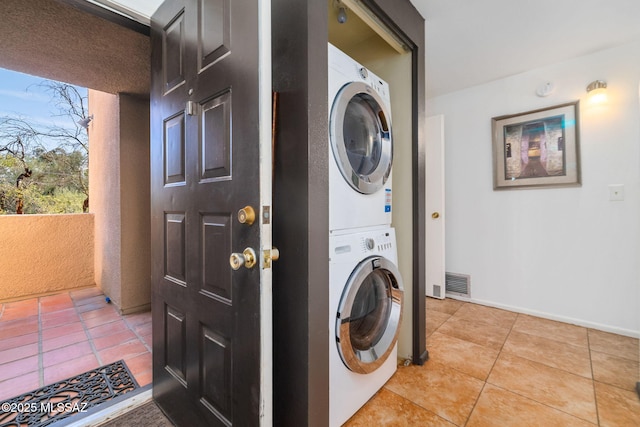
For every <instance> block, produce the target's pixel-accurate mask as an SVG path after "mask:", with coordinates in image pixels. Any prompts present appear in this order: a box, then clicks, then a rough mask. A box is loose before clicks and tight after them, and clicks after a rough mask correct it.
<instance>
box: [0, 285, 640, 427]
mask: <svg viewBox="0 0 640 427" xmlns="http://www.w3.org/2000/svg"><path fill="white" fill-rule="evenodd" d="M427 346H428V349H429V355H430V360H429V361H428V362H427V363H426V364H425V365H424V366H409V367H399V368H398V372H397V373H396V374H395V375H394V377H393V378H391V379H390V380H389V382H388V383H387V384H386V385H385V386H384V388H383V389H382V390H380V391H379V392H378V393H377V394H376V395H375V396H374V397H373V398H372V399H371V400H370V401H369V402H368V403H367V405H365V407H364V408H362V409H361V410H360V411H359V412H358V413H357V414H355V415H354V416H353V417H352V418H351V419H350V420H349V421H348V422H347V424H346V425H347V426H349V427H357V426H366V427H371V426H466V427H478V426H501V427H506V426H514V427H522V426H545V427H546V426H558V427H569V426H594V425H600V426H616V427H617V426H640V399H639V398H638V395H637V394H636V392H635V391H634V388H635V383H636V381H638V380H639V379H640V347H639V343H638V340H637V339H633V338H628V337H623V336H619V335H614V334H609V333H605V332H600V331H596V330H593V329H587V328H583V327H579V326H574V325H569V324H565V323H560V322H554V321H550V320H546V319H540V318H536V317H532V316H528V315H523V314H517V313H512V312H508V311H504V310H499V309H495V308H490V307H484V306H480V305H476V304H470V303H464V302H460V301H456V300H452V299H445V300H442V301H441V300H435V299H431V298H427ZM121 358H123V359H124V360H125V361H126V362H127V365H128V366H129V369H130V370H131V371H132V373H133V374H134V376H135V377H136V380H137V381H138V383H139V384H140V385H141V386H144V385H147V384H149V383H150V382H151V377H152V374H151V314H150V313H149V312H147V313H142V314H134V315H128V316H120V315H118V314H117V313H116V311H115V309H114V307H113V306H111V305H108V304H106V303H105V301H104V295H102V293H101V291H100V290H99V289H97V288H89V289H83V290H79V291H72V292H68V293H62V294H58V295H53V296H47V297H41V298H34V299H31V300H26V301H20V302H14V303H7V304H0V400H3V399H7V398H10V397H13V396H15V395H18V394H20V393H23V392H26V391H29V390H32V389H35V388H38V387H41V386H43V385H45V384H47V383H51V382H55V381H58V380H61V379H64V378H67V377H70V376H73V375H76V374H79V373H81V372H85V371H87V370H89V369H92V368H95V367H98V366H101V365H103V364H107V363H111V362H114V361H116V360H119V359H121Z"/></svg>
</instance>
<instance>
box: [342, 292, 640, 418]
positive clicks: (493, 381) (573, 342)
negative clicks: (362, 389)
mask: <svg viewBox="0 0 640 427" xmlns="http://www.w3.org/2000/svg"><path fill="white" fill-rule="evenodd" d="M427 348H428V350H429V355H430V360H429V361H428V362H427V363H426V364H425V365H424V366H409V367H403V366H401V367H399V368H398V372H397V373H396V374H395V375H394V376H393V378H391V379H390V380H389V382H387V384H386V385H385V386H384V388H383V389H382V390H380V392H378V393H377V394H376V395H375V396H374V397H373V398H372V399H371V400H370V401H369V402H368V403H367V404H366V405H365V406H364V408H362V409H361V410H360V411H359V412H358V413H356V414H355V415H354V416H353V417H352V418H351V419H350V420H349V421H348V422H347V424H346V425H347V426H349V427H357V426H366V427H371V426H418V425H419V426H450V427H453V426H466V427H480V426H483V427H493V426H500V427H506V426H513V427H525V426H545V427H546V426H557V427H567V426H595V425H598V426H616V427H618V426H629V427H631V426H640V398H639V397H638V395H637V393H636V392H635V384H636V382H637V381H640V357H639V356H640V346H639V343H638V340H637V339H634V338H629V337H623V336H620V335H615V334H610V333H606V332H601V331H596V330H593V329H587V328H583V327H580V326H575V325H569V324H566V323H561V322H554V321H551V320H546V319H541V318H537V317H533V316H528V315H523V314H517V313H513V312H509V311H505V310H499V309H495V308H491V307H484V306H481V305H477V304H470V303H464V302H461V301H456V300H452V299H445V300H437V299H431V298H427Z"/></svg>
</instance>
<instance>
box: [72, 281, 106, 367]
mask: <svg viewBox="0 0 640 427" xmlns="http://www.w3.org/2000/svg"><path fill="white" fill-rule="evenodd" d="M69 298H71V301H73V308H74V310H75V312H76V314H77V315H78V319H80V324H81V325H82V330H83V331H84V334H85V336H86V337H87V342H88V343H89V346H90V347H91V351H92V352H93V355H94V356H95V357H96V360H97V361H98V367H99V366H102V365H104V364H103V363H102V358H101V357H100V353H98V350H97V349H96V345H95V344H94V343H93V337H92V336H91V334H90V333H89V328H87V325H86V324H85V323H84V318H83V317H82V313H80V312H79V311H78V306H77V305H76V300H75V299H74V298H73V297H72V296H71V292H69Z"/></svg>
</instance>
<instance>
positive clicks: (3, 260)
mask: <svg viewBox="0 0 640 427" xmlns="http://www.w3.org/2000/svg"><path fill="white" fill-rule="evenodd" d="M93 224H94V217H93V215H91V214H72V215H3V216H0V236H2V237H1V240H0V241H1V244H0V301H4V300H11V299H17V298H20V299H23V298H26V297H30V296H34V295H41V294H47V293H55V292H58V291H63V290H67V289H73V288H80V287H86V286H92V285H93V284H94V274H93Z"/></svg>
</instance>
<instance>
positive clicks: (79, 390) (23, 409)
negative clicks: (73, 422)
mask: <svg viewBox="0 0 640 427" xmlns="http://www.w3.org/2000/svg"><path fill="white" fill-rule="evenodd" d="M136 388H138V383H137V382H136V380H135V378H134V377H133V375H131V372H129V369H128V368H127V365H126V364H125V363H124V361H123V360H119V361H117V362H114V363H112V364H110V365H105V366H102V367H100V368H97V369H93V370H91V371H88V372H85V373H84V374H80V375H76V376H75V377H72V378H68V379H66V380H63V381H59V382H57V383H55V384H51V385H48V386H44V387H42V388H39V389H37V390H34V391H31V392H29V393H24V394H21V395H20V396H16V397H14V398H12V399H8V400H5V401H3V402H0V427H44V426H48V425H50V424H52V423H54V422H56V421H60V420H62V419H64V418H67V417H69V416H71V415H74V414H79V413H84V412H87V411H88V410H89V408H93V407H94V406H96V405H99V404H100V403H103V402H108V401H109V400H112V399H114V398H116V397H118V396H121V395H123V394H125V393H129V392H131V391H133V390H135V389H136Z"/></svg>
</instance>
